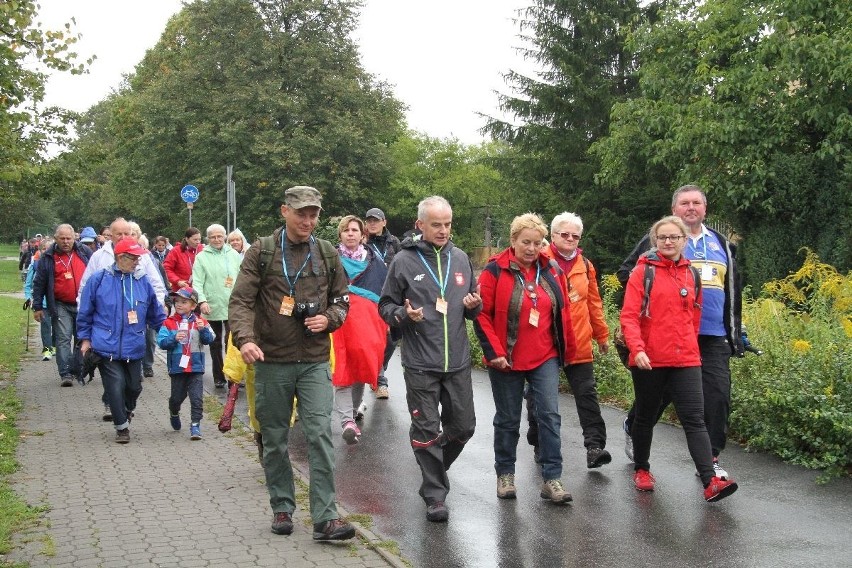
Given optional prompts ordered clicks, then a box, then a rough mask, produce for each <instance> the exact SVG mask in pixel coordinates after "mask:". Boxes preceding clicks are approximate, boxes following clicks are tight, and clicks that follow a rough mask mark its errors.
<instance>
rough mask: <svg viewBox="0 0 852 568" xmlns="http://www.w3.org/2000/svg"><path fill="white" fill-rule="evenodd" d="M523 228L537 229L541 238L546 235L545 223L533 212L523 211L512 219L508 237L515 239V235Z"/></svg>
mask: <svg viewBox="0 0 852 568" xmlns="http://www.w3.org/2000/svg"><path fill="white" fill-rule="evenodd" d="M524 229H532V230H534V231H538V232H539V234H540V235H541V238H542V239H543V238H545V237H546V236H547V225H545V224H544V221H542V220H541V217H539V216H538V215H536V214H535V213H524V214H523V215H518V216H517V217H515V218H514V219H512V224H511V225H510V226H509V238H510V239H511V240H515V237H517V236H518V235H519V234H520V233H521V231H523V230H524Z"/></svg>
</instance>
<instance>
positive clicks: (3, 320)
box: [0, 261, 44, 554]
mask: <svg viewBox="0 0 852 568" xmlns="http://www.w3.org/2000/svg"><path fill="white" fill-rule="evenodd" d="M12 264H13V263H12V262H11V261H6V262H0V267H4V268H5V266H7V265H12ZM25 325H26V312H24V311H23V310H21V306H20V301H19V300H18V299H16V298H6V297H0V554H5V553H7V552H9V550H11V548H12V537H13V535H14V534H15V533H16V532H19V531H21V530H23V529H26V528H28V527H31V526H33V525H35V524H36V523H37V522H38V520H39V516H40V514H41V513H42V512H43V510H44V508H40V507H30V506H29V505H27V504H26V503H25V502H24V501H23V500H22V499H20V498H19V497H18V496H17V495H16V494H15V492H14V491H12V489H11V487H9V483H8V478H9V476H10V475H11V474H12V473H14V472H15V471H17V470H18V467H19V464H18V461H17V460H16V459H15V451H16V450H17V447H18V440H19V433H18V429H17V425H16V424H17V418H18V414H19V413H20V412H21V409H22V405H21V400H20V398H18V394H17V391H16V390H15V379H16V378H17V376H18V369H19V365H20V359H21V357H22V355H23V352H24V342H23V340H22V335H23V332H24V326H25Z"/></svg>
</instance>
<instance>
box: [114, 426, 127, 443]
mask: <svg viewBox="0 0 852 568" xmlns="http://www.w3.org/2000/svg"><path fill="white" fill-rule="evenodd" d="M115 441H116V442H118V443H119V444H126V443H127V442H129V441H130V428H125V429H124V430H116V431H115Z"/></svg>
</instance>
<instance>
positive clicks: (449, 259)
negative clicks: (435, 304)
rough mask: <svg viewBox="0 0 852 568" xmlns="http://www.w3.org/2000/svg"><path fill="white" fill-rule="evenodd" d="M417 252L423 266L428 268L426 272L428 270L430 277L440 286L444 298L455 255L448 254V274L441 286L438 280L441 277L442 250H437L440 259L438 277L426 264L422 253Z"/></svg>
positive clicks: (436, 254) (418, 250)
mask: <svg viewBox="0 0 852 568" xmlns="http://www.w3.org/2000/svg"><path fill="white" fill-rule="evenodd" d="M415 250H417V256H419V257H420V261H421V262H422V263H423V266H425V267H426V270H428V271H429V274H430V276H432V280H434V281H435V284H437V285H438V289H439V290H440V291H441V298H443V297H444V291H445V290H446V289H447V281H449V279H450V265H451V264H452V262H453V255H451V254H447V273H446V274H445V275H444V283H443V284H441V281H440V280H438V276H440V275H441V249H435V256H437V257H438V276H435V273H434V272H433V271H432V267H431V266H429V263H427V262H426V259H425V258H424V257H423V253H422V252H420V249H415Z"/></svg>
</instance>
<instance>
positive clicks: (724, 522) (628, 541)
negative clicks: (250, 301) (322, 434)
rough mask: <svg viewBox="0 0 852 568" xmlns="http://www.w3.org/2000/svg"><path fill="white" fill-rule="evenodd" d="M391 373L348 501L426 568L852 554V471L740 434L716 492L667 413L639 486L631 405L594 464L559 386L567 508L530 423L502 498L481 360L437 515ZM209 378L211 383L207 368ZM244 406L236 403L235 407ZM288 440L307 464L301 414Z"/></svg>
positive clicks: (850, 560)
mask: <svg viewBox="0 0 852 568" xmlns="http://www.w3.org/2000/svg"><path fill="white" fill-rule="evenodd" d="M388 375H389V379H390V391H391V397H390V399H389V400H382V401H378V400H375V399H374V397H373V395H372V393H368V394H367V395H366V402H367V404H368V409H367V412H366V416H365V419H364V422H363V425H362V430H363V436H362V439H361V442H360V443H359V444H357V445H355V446H347V445H346V444H345V443H344V442H343V440H342V439H341V438H340V437H339V433H340V428H339V427H338V426H336V425H335V429H334V432H335V445H336V451H337V491H338V500H339V501H340V502H341V503H342V504H343V505H344V506H345V508H346V509H347V510H348V511H350V512H353V513H361V514H368V515H370V516H371V517H372V519H373V523H374V526H373V528H372V530H373V531H374V532H376V533H377V534H379V535H382V536H383V537H384V538H387V539H390V540H393V541H396V542H397V543H398V545H399V547H400V550H401V554H402V556H403V557H404V558H405V559H406V560H407V561H409V562H410V563H411V565H412V566H414V567H416V568H420V567H424V568H425V567H430V568H449V567H465V568H467V567H495V566H500V567H528V566H529V567H532V566H541V567H550V566H554V567H556V566H565V567H569V566H607V567H621V566H624V567H631V568H632V567H634V566H656V567H661V568H662V567H672V568H684V567H697V566H725V567H739V566H743V567H752V566H755V567H756V566H761V567H762V566H767V567H768V566H785V567H790V566H808V567H816V566H832V567H834V566H852V542H850V541H851V540H852V530H850V527H852V480H850V479H840V480H834V481H832V482H830V483H828V484H826V485H818V484H817V483H816V482H815V480H816V477H817V475H818V472H813V471H809V470H805V469H803V468H800V467H796V466H791V465H787V464H784V463H783V462H781V461H780V460H778V459H777V458H774V457H772V456H769V455H765V454H760V453H746V452H745V451H743V450H742V449H741V448H739V447H738V446H736V444H732V445H730V446H729V448H728V449H727V450H726V451H725V452H724V453H723V456H722V457H723V464H724V466H725V467H726V468H727V469H728V470H729V472H730V473H731V475H732V476H733V477H734V478H735V479H737V481H738V483H739V485H740V489H739V491H738V492H737V493H735V494H734V495H733V496H731V497H729V498H727V499H725V500H723V501H720V502H718V503H715V504H710V503H705V502H704V500H703V498H702V490H701V484H700V483H699V481H698V479H697V478H696V477H695V476H694V468H693V466H692V462H691V460H690V458H689V454H688V452H687V449H686V441H685V439H684V436H683V432H682V430H680V429H679V428H677V427H674V426H670V425H665V424H660V425H658V426H657V428H656V430H655V440H654V446H653V449H652V456H651V464H652V471H653V473H654V475H655V477H656V479H657V490H656V491H655V492H653V493H640V492H638V491H636V490H635V489H634V488H633V483H632V479H631V475H632V471H633V469H632V464H630V463H628V461H627V458H626V457H625V455H624V451H623V440H624V436H623V434H622V431H621V422H622V420H623V418H624V413H623V412H622V411H620V410H616V409H612V408H604V419H605V420H606V423H607V431H608V434H609V438H610V441H609V445H608V449H609V451H610V452H611V453H612V455H613V462H612V463H611V464H609V465H606V466H604V467H603V468H601V469H598V470H588V469H586V466H585V450H584V449H583V446H582V436H581V433H580V429H579V424H578V422H577V412H576V408H575V406H574V399H573V398H572V397H571V396H568V395H563V396H561V398H560V410H561V413H562V436H563V442H562V452H563V461H564V473H563V481H564V482H565V484H566V487H567V489H568V490H569V491H570V492H571V493H572V494H573V496H574V501H573V503H572V504H570V505H567V506H556V505H552V504H551V503H550V502H548V501H545V500H543V499H541V498H540V497H539V494H538V493H539V487H540V485H541V478H540V475H539V473H538V471H537V468H536V466H535V463H534V462H533V455H532V449H531V447H530V446H528V445H527V444H526V441H525V438H524V436H523V433H524V432H525V426H522V436H521V440H520V443H519V447H518V464H517V472H516V485H517V488H518V498H517V499H516V500H510V501H503V500H499V499H497V496H496V492H495V491H496V476H495V474H494V467H493V461H494V458H493V450H492V443H493V435H492V428H491V419H492V418H493V413H494V404H493V401H492V398H491V389H490V385H489V383H488V378H487V375H486V374H485V373H484V372H480V371H474V378H473V382H474V395H475V404H476V414H477V418H478V420H477V431H476V434H475V435H474V437H473V438H472V439H471V441H470V442H469V443H468V444H467V447H466V448H465V450H464V452H463V453H462V455H461V457H460V458H459V459H458V461H456V463H455V464H454V465H453V468H452V470H451V471H450V475H449V477H450V482H451V484H452V485H451V490H450V494H449V497H448V500H447V506H448V507H449V509H450V520H449V522H448V523H445V524H443V523H439V524H435V523H430V522H428V521H427V520H426V517H425V505H424V504H423V502H422V500H421V499H420V497H419V496H418V495H417V488H418V487H419V483H420V472H419V469H418V467H417V464H416V462H415V460H414V456H413V453H412V451H411V448H410V446H409V444H408V436H407V434H408V427H409V417H408V413H407V408H406V404H405V387H404V383H403V380H402V372H401V368H400V366H399V357H398V353H397V354H396V355H395V356H394V359H393V360H392V361H391V368H390V369H389V373H388ZM207 380H208V382H209V383H210V384H209V385H208V390H210V391H212V390H213V389H212V379H211V378H210V376H209V373H208V376H207ZM219 393H222V394H221V395H220V396H221V397H222V398H224V394H223V391H219ZM241 400H243V397H241ZM244 412H245V411H244V408H242V407H240V406H238V409H237V416H244ZM291 452H292V455H293V458H294V460H296V461H297V462H300V463H302V464H303V465H304V466H305V471H307V465H306V464H307V456H306V449H305V445H304V438H303V437H302V435H301V431H300V430H299V427H298V425H297V426H296V427H295V429H294V432H293V436H292V438H291Z"/></svg>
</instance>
